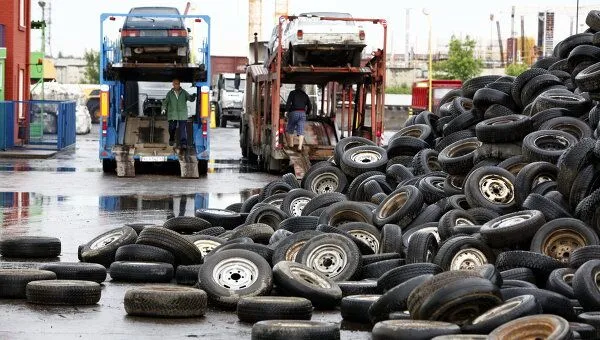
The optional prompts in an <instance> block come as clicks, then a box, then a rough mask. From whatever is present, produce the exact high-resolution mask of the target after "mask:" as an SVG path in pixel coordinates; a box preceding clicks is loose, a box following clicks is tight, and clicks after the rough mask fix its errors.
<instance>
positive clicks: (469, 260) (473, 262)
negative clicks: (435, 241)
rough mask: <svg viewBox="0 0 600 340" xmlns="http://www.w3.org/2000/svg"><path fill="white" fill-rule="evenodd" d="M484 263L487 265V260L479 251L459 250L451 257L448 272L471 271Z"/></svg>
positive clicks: (470, 249)
mask: <svg viewBox="0 0 600 340" xmlns="http://www.w3.org/2000/svg"><path fill="white" fill-rule="evenodd" d="M486 263H488V262H487V258H486V257H485V255H483V253H482V252H481V251H480V250H479V249H475V248H467V249H461V250H459V251H458V252H457V253H456V254H455V255H454V257H452V261H451V262H450V270H465V269H466V270H473V269H475V267H477V266H481V265H484V264H486Z"/></svg>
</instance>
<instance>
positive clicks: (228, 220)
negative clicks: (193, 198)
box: [194, 202, 258, 232]
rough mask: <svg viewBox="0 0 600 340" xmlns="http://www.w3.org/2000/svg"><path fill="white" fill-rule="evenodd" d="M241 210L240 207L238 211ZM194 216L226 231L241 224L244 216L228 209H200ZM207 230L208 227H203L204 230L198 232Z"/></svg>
mask: <svg viewBox="0 0 600 340" xmlns="http://www.w3.org/2000/svg"><path fill="white" fill-rule="evenodd" d="M257 203H258V202H257ZM242 205H243V203H242ZM241 210H242V207H240V211H241ZM194 214H195V216H196V217H198V218H201V219H203V220H205V221H207V222H209V223H210V224H211V225H212V226H213V227H217V226H219V227H223V228H224V229H226V230H231V229H233V228H235V227H237V226H239V225H241V224H243V223H244V221H245V218H244V215H242V214H240V213H239V212H235V211H232V210H228V209H213V208H208V209H207V208H202V209H197V210H196V212H195V213H194ZM208 228H209V227H206V226H205V227H204V229H202V230H200V231H198V232H202V231H204V230H206V229H208Z"/></svg>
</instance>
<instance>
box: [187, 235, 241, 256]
mask: <svg viewBox="0 0 600 340" xmlns="http://www.w3.org/2000/svg"><path fill="white" fill-rule="evenodd" d="M186 239H187V240H188V241H190V242H192V243H193V244H194V246H195V247H196V248H198V250H199V251H200V253H201V254H202V258H204V257H205V256H207V255H208V254H210V253H211V252H212V251H213V250H215V249H217V248H219V247H221V246H222V245H224V244H225V243H227V240H225V239H224V238H221V237H217V236H210V235H189V236H186ZM231 239H232V240H234V238H231ZM238 239H239V238H238ZM250 241H252V240H251V239H250Z"/></svg>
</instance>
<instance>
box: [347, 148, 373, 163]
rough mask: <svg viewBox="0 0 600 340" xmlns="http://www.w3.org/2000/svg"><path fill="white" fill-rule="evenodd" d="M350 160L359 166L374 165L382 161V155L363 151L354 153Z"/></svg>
mask: <svg viewBox="0 0 600 340" xmlns="http://www.w3.org/2000/svg"><path fill="white" fill-rule="evenodd" d="M350 159H351V160H352V161H353V162H355V163H359V164H367V163H374V162H377V161H378V160H380V159H381V154H380V153H379V152H376V151H366V150H361V151H358V152H355V153H353V154H352V156H350Z"/></svg>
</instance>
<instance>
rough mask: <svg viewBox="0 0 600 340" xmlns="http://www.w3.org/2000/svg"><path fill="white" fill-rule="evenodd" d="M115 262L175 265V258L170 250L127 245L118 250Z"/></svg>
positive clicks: (142, 245) (143, 245) (141, 245)
mask: <svg viewBox="0 0 600 340" xmlns="http://www.w3.org/2000/svg"><path fill="white" fill-rule="evenodd" d="M115 261H136V262H163V263H170V264H175V257H174V256H173V254H171V253H170V252H169V251H168V250H164V249H162V248H158V247H154V246H149V245H145V244H127V245H124V246H121V247H119V249H117V252H116V253H115ZM91 281H94V280H91Z"/></svg>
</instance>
